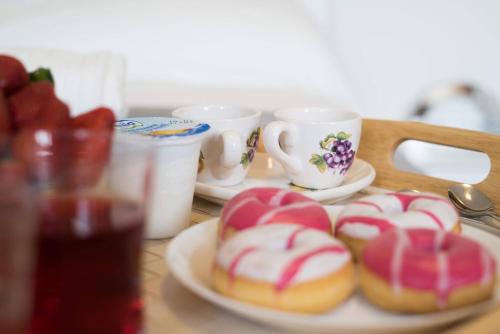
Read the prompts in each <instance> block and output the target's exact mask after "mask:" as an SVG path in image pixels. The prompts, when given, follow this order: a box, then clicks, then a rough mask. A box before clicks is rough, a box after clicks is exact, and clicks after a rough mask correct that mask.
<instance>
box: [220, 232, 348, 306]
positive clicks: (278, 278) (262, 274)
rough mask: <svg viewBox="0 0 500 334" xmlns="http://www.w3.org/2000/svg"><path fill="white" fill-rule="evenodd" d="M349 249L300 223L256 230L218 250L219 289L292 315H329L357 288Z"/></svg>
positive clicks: (224, 292) (230, 294)
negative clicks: (330, 310)
mask: <svg viewBox="0 0 500 334" xmlns="http://www.w3.org/2000/svg"><path fill="white" fill-rule="evenodd" d="M353 267H354V266H353V263H352V261H351V254H350V253H349V250H348V249H347V248H346V247H345V246H344V245H343V244H342V243H341V242H340V241H338V240H336V239H334V238H333V237H332V236H330V235H328V234H326V233H324V232H320V231H318V230H315V229H311V228H307V227H304V226H300V225H296V224H271V225H262V226H255V227H253V228H249V229H246V230H244V231H242V232H239V233H237V234H236V235H234V236H233V237H232V238H230V239H228V240H226V241H225V242H224V243H223V244H222V246H221V247H220V248H219V249H218V252H217V255H216V260H215V265H214V270H213V286H214V288H215V289H216V290H217V291H219V292H220V293H222V294H224V295H227V296H229V297H232V298H235V299H238V300H241V301H244V302H248V303H252V304H257V305H261V306H266V307H270V308H274V309H279V310H283V311H291V312H303V313H319V312H324V311H327V310H329V309H331V308H332V307H334V306H335V305H337V304H339V303H340V302H342V301H343V300H345V299H346V298H347V297H348V296H349V295H350V294H351V292H352V291H353V289H354V269H353Z"/></svg>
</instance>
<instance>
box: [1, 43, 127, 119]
mask: <svg viewBox="0 0 500 334" xmlns="http://www.w3.org/2000/svg"><path fill="white" fill-rule="evenodd" d="M0 53H6V54H9V55H13V56H15V57H16V58H18V59H19V60H21V61H22V63H23V64H24V66H25V67H26V69H27V70H28V71H33V70H35V69H37V68H39V67H46V68H49V69H50V70H51V72H52V75H53V77H54V81H55V89H56V94H57V96H58V97H59V98H60V99H61V100H63V101H64V102H65V103H66V104H68V106H69V108H70V112H71V115H73V116H74V115H79V114H81V113H84V112H87V111H89V110H91V109H94V108H96V107H100V106H106V107H109V108H111V109H112V110H113V111H114V112H115V114H116V116H117V117H122V116H124V115H125V114H126V110H125V91H124V86H125V60H124V58H123V57H122V56H120V55H117V54H112V53H109V52H92V53H77V52H68V51H61V50H50V49H41V48H19V47H6V46H1V47H0Z"/></svg>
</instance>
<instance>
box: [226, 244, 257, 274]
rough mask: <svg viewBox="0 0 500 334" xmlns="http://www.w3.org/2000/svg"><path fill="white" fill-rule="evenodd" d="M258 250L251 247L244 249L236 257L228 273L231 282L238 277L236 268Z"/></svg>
mask: <svg viewBox="0 0 500 334" xmlns="http://www.w3.org/2000/svg"><path fill="white" fill-rule="evenodd" d="M255 250H257V247H256V246H251V247H247V248H245V249H243V250H242V251H241V252H240V253H239V254H238V255H236V257H235V258H234V259H233V260H232V261H231V263H230V264H229V269H228V271H227V273H228V275H229V280H230V281H232V280H234V278H235V277H236V268H237V267H238V264H240V262H241V260H243V258H244V257H245V256H247V255H248V254H250V253H252V252H253V251H255Z"/></svg>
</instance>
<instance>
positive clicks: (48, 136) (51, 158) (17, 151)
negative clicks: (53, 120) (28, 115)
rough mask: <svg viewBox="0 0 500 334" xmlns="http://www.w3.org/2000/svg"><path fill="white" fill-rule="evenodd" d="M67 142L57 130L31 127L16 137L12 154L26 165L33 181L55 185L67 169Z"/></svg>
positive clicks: (21, 131)
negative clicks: (57, 178)
mask: <svg viewBox="0 0 500 334" xmlns="http://www.w3.org/2000/svg"><path fill="white" fill-rule="evenodd" d="M66 142H67V140H65V138H63V137H62V136H61V135H60V134H58V132H56V131H55V129H40V128H31V127H29V128H25V129H22V130H20V131H19V132H18V133H17V134H16V135H15V137H14V139H13V144H12V154H13V156H14V158H15V159H16V160H18V161H20V162H22V163H23V164H25V166H26V168H27V172H28V175H29V177H30V178H31V179H33V180H35V181H44V182H46V181H50V182H51V183H54V182H56V181H58V180H56V176H57V177H62V175H61V173H62V172H63V171H64V168H65V163H66V154H65V150H66V145H67V143H66Z"/></svg>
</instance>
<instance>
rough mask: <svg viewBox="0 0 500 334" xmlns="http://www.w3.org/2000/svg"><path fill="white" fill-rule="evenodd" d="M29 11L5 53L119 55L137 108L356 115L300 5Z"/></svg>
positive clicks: (102, 0) (71, 5)
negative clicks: (19, 49) (15, 48)
mask: <svg viewBox="0 0 500 334" xmlns="http://www.w3.org/2000/svg"><path fill="white" fill-rule="evenodd" d="M28 2H31V4H30V6H29V7H27V6H25V4H26V1H24V2H21V3H20V4H18V5H17V6H16V5H12V4H11V5H10V6H8V7H6V8H5V9H4V10H3V11H2V12H0V45H2V44H4V45H6V44H11V45H14V44H15V45H20V46H36V47H49V48H63V49H69V50H76V51H92V50H111V51H113V52H117V53H121V54H123V55H124V56H125V57H126V60H127V62H128V79H127V102H128V105H129V106H130V107H148V108H159V107H161V108H171V107H176V106H178V105H184V104H198V103H224V104H233V105H242V106H254V107H259V108H263V109H275V108H279V107H289V106H305V105H307V106H312V105H330V104H342V105H350V106H352V99H351V97H350V94H349V93H348V90H347V88H346V85H345V83H344V81H343V79H342V77H341V73H340V71H339V68H338V66H337V64H336V63H335V59H334V58H333V57H332V55H331V52H330V50H329V49H328V46H327V45H328V44H327V42H326V41H324V40H323V39H322V38H321V34H319V33H318V31H317V30H316V27H315V26H314V25H313V23H312V21H311V19H310V17H309V16H308V15H307V13H306V12H305V11H304V10H303V8H302V7H301V6H300V5H298V4H297V3H296V2H294V1H287V0H273V1H229V0H216V1H214V0H213V1H184V0H176V1H175V0H145V1H133V0H124V1H119V2H118V1H111V0H87V1H79V2H74V1H63V0H53V1H47V0H46V1H43V0H32V1H28Z"/></svg>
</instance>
